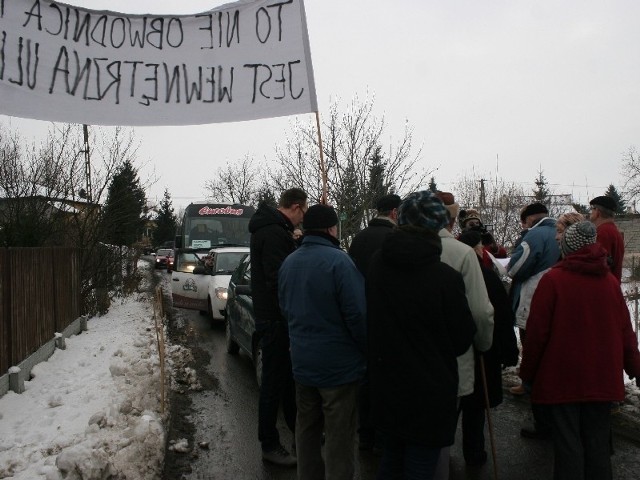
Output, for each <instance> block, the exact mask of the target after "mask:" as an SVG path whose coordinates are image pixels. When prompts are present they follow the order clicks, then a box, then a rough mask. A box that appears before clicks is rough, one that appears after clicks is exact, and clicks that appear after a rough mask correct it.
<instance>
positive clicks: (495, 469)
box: [478, 355, 498, 480]
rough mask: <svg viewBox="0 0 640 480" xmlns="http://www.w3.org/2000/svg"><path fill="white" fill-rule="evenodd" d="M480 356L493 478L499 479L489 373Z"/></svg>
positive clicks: (482, 357)
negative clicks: (488, 382) (488, 384)
mask: <svg viewBox="0 0 640 480" xmlns="http://www.w3.org/2000/svg"><path fill="white" fill-rule="evenodd" d="M478 356H479V357H480V373H481V374H482V387H483V388H484V407H485V410H486V411H487V423H488V424H489V440H490V441H491V456H492V457H493V478H495V480H498V459H497V456H496V442H495V439H494V436H493V422H492V421H491V408H490V407H489V391H488V390H487V373H486V370H485V368H484V356H482V355H478Z"/></svg>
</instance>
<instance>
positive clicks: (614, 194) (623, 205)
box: [604, 184, 627, 215]
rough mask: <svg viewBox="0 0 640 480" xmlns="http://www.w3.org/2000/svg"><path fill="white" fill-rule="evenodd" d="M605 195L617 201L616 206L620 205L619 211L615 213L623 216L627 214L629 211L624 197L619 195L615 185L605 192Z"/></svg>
mask: <svg viewBox="0 0 640 480" xmlns="http://www.w3.org/2000/svg"><path fill="white" fill-rule="evenodd" d="M604 194H605V195H606V196H607V197H611V198H613V199H614V200H615V201H616V205H618V209H617V210H616V212H615V213H617V214H619V215H621V214H624V213H625V212H626V210H627V205H626V202H625V201H624V200H623V199H622V197H621V196H620V194H619V193H618V190H616V187H614V186H613V184H611V185H609V188H607V191H606V192H604Z"/></svg>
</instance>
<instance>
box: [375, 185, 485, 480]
mask: <svg viewBox="0 0 640 480" xmlns="http://www.w3.org/2000/svg"><path fill="white" fill-rule="evenodd" d="M448 220H449V214H448V213H447V210H446V208H445V206H444V205H443V203H442V201H441V200H440V199H439V198H438V197H437V196H435V195H434V194H433V193H432V192H429V191H421V192H415V193H412V194H411V195H409V196H407V197H406V198H404V200H403V201H402V203H401V204H400V207H399V208H398V228H397V229H396V230H394V231H393V232H391V233H390V234H389V235H387V237H386V238H385V240H384V242H383V244H382V247H381V249H380V250H378V252H376V253H375V254H374V256H373V258H372V259H371V263H370V267H369V271H368V272H367V277H366V296H367V320H368V324H369V337H368V338H369V359H370V361H369V373H370V380H371V399H372V418H373V419H374V422H375V427H376V429H377V430H378V431H380V432H381V434H382V437H383V454H382V459H381V462H380V467H379V468H380V469H379V472H378V478H424V479H431V478H433V475H434V473H435V470H436V465H437V462H438V458H439V456H440V450H441V449H442V448H443V447H445V446H449V445H451V444H452V443H453V441H454V435H455V430H456V423H457V394H458V365H457V360H456V359H457V356H458V355H460V354H462V353H464V352H466V351H467V350H468V349H469V347H470V346H471V343H472V341H473V337H474V334H475V332H476V326H475V324H474V321H473V317H472V315H471V311H470V309H469V306H468V304H467V299H466V296H465V286H464V282H463V280H462V276H461V275H460V274H459V273H458V272H456V271H455V270H454V269H453V268H451V267H449V266H448V265H446V264H445V263H443V262H441V261H440V254H441V252H442V244H441V242H440V238H439V236H438V232H439V231H440V229H442V228H443V227H444V226H445V225H446V224H447V223H448ZM390 286H391V287H392V288H393V291H392V294H390Z"/></svg>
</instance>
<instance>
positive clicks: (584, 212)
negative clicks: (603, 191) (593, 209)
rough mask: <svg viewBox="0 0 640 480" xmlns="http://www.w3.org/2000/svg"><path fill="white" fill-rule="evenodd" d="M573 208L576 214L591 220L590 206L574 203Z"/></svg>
mask: <svg viewBox="0 0 640 480" xmlns="http://www.w3.org/2000/svg"><path fill="white" fill-rule="evenodd" d="M571 206H572V207H573V208H574V209H575V211H576V212H578V213H581V214H582V215H584V216H585V218H589V206H588V205H582V204H581V203H572V204H571Z"/></svg>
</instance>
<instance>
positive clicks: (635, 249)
mask: <svg viewBox="0 0 640 480" xmlns="http://www.w3.org/2000/svg"><path fill="white" fill-rule="evenodd" d="M616 225H617V226H618V228H619V229H620V231H621V232H622V235H623V236H624V249H625V254H626V255H640V215H638V214H635V215H625V216H621V217H616Z"/></svg>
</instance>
